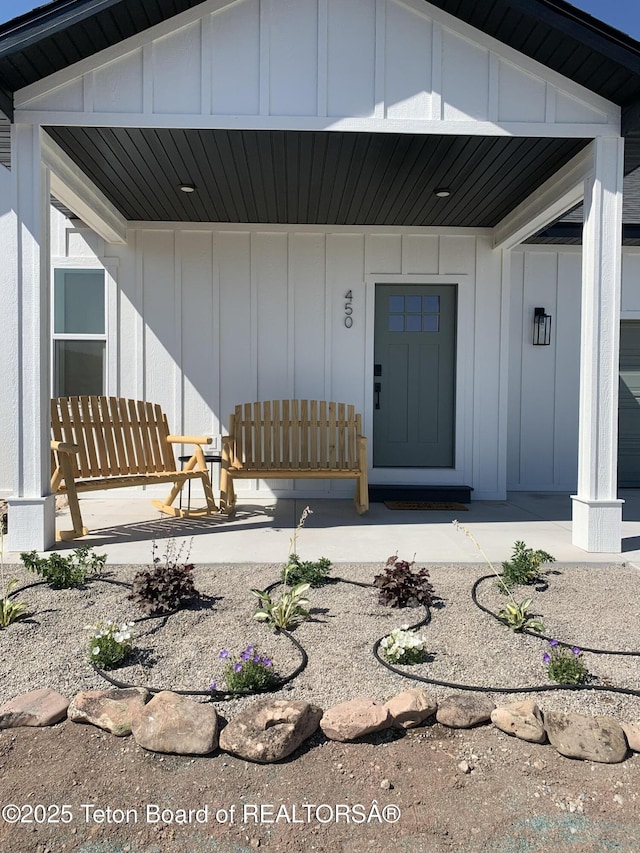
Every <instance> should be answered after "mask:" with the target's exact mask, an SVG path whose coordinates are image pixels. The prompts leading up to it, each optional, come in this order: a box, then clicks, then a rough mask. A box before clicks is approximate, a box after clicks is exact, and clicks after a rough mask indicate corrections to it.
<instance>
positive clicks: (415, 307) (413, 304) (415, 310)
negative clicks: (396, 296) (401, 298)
mask: <svg viewBox="0 0 640 853" xmlns="http://www.w3.org/2000/svg"><path fill="white" fill-rule="evenodd" d="M405 304H406V306H407V307H406V308H405V311H411V313H412V314H419V313H420V311H422V298H421V297H420V296H405Z"/></svg>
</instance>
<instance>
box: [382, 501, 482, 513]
mask: <svg viewBox="0 0 640 853" xmlns="http://www.w3.org/2000/svg"><path fill="white" fill-rule="evenodd" d="M384 505H385V506H386V507H387V508H388V509H422V510H429V509H434V510H455V511H456V512H467V511H468V509H469V507H468V506H465V505H464V504H459V503H446V502H444V501H385V502H384Z"/></svg>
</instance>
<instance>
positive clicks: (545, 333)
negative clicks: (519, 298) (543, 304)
mask: <svg viewBox="0 0 640 853" xmlns="http://www.w3.org/2000/svg"><path fill="white" fill-rule="evenodd" d="M550 343H551V314H545V313H544V308H535V309H534V311H533V345H534V347H548V346H549V344H550Z"/></svg>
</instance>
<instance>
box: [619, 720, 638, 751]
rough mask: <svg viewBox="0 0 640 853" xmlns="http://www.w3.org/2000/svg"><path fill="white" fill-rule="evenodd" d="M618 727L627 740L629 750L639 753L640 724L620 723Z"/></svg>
mask: <svg viewBox="0 0 640 853" xmlns="http://www.w3.org/2000/svg"><path fill="white" fill-rule="evenodd" d="M620 725H621V726H622V731H623V732H624V734H625V737H626V738H627V743H628V744H629V749H630V750H632V751H633V752H640V723H620Z"/></svg>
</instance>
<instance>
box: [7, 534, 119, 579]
mask: <svg viewBox="0 0 640 853" xmlns="http://www.w3.org/2000/svg"><path fill="white" fill-rule="evenodd" d="M20 559H21V560H22V562H23V563H24V565H25V567H26V568H27V569H28V570H29V571H30V572H36V574H38V575H40V576H41V577H42V578H43V580H45V581H47V583H48V584H49V585H50V586H51V587H53V589H70V588H71V587H77V586H82V584H84V583H85V582H86V580H87V578H89V577H95V576H96V575H99V574H100V573H101V572H102V570H103V569H104V565H105V563H106V561H107V555H106V554H94V552H93V549H91V548H89V546H87V545H83V546H82V547H81V548H77V549H76V550H75V551H74V552H73V553H72V554H70V555H69V556H68V557H64V556H63V555H62V554H51V555H50V556H49V557H38V552H37V551H23V552H22V553H21V554H20Z"/></svg>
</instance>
